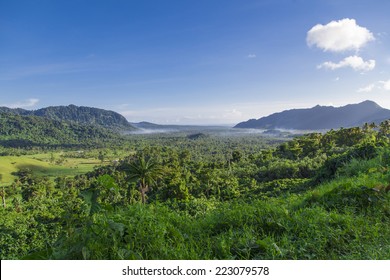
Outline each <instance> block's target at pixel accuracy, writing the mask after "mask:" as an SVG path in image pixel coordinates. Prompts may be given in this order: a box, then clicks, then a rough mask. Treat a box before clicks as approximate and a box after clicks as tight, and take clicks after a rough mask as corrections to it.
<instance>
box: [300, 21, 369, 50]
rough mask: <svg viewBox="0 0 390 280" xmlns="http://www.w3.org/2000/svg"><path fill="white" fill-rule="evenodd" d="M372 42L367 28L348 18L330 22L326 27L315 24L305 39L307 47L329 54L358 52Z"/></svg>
mask: <svg viewBox="0 0 390 280" xmlns="http://www.w3.org/2000/svg"><path fill="white" fill-rule="evenodd" d="M373 40H375V38H374V35H373V34H372V33H371V32H370V31H369V30H368V29H367V28H365V27H362V26H359V25H358V24H356V20H355V19H349V18H345V19H341V20H338V21H331V22H329V23H328V24H326V25H322V24H317V25H315V26H313V27H312V28H311V29H310V30H309V31H308V32H307V37H306V42H307V44H308V45H309V46H316V47H318V48H320V49H322V50H324V51H331V52H343V51H348V50H355V51H358V50H359V49H360V48H361V47H363V46H364V45H365V44H367V43H368V42H370V41H373Z"/></svg>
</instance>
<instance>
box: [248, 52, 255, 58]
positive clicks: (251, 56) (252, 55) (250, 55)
mask: <svg viewBox="0 0 390 280" xmlns="http://www.w3.org/2000/svg"><path fill="white" fill-rule="evenodd" d="M247 58H256V55H255V54H253V53H251V54H248V56H247Z"/></svg>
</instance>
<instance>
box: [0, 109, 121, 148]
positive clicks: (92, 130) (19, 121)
mask: <svg viewBox="0 0 390 280" xmlns="http://www.w3.org/2000/svg"><path fill="white" fill-rule="evenodd" d="M120 141H121V136H120V134H119V133H116V132H114V131H112V130H110V129H107V128H104V127H100V126H97V125H88V124H80V123H76V122H67V121H58V120H52V119H48V118H43V117H38V116H29V115H20V114H15V113H13V112H0V146H4V147H36V146H39V147H51V146H62V147H70V146H74V147H103V146H107V145H112V144H114V143H119V142H120Z"/></svg>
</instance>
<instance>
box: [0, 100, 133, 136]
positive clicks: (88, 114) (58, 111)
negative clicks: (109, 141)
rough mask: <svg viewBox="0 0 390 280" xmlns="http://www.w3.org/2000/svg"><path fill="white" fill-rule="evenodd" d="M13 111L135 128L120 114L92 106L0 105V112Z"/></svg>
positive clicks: (108, 125)
mask: <svg viewBox="0 0 390 280" xmlns="http://www.w3.org/2000/svg"><path fill="white" fill-rule="evenodd" d="M1 112H3V113H13V114H16V115H22V116H37V117H43V118H47V119H50V120H56V121H69V122H75V123H79V124H86V125H96V126H100V127H104V128H110V129H114V130H135V129H136V128H135V127H134V126H133V125H131V124H130V123H129V122H128V121H127V120H126V118H125V117H124V116H122V115H121V114H119V113H117V112H114V111H110V110H104V109H99V108H94V107H87V106H76V105H73V104H70V105H67V106H49V107H44V108H41V109H37V110H25V109H21V108H15V109H13V108H8V107H0V113H1Z"/></svg>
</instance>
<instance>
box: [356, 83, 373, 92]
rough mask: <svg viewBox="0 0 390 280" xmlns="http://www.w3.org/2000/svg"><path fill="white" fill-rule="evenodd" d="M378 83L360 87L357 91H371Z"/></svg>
mask: <svg viewBox="0 0 390 280" xmlns="http://www.w3.org/2000/svg"><path fill="white" fill-rule="evenodd" d="M375 87H376V85H375V84H369V85H368V86H366V87H363V88H359V89H358V90H357V92H371V91H373V90H374V89H375Z"/></svg>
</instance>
